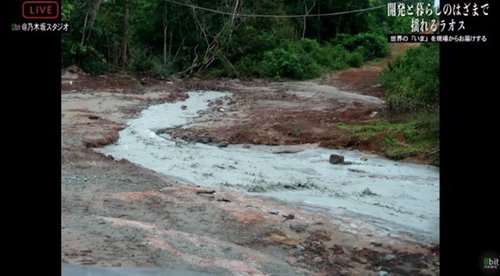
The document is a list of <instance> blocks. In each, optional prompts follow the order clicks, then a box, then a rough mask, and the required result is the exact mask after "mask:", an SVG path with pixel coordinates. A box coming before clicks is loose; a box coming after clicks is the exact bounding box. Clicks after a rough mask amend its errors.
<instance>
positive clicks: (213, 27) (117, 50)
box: [62, 0, 409, 80]
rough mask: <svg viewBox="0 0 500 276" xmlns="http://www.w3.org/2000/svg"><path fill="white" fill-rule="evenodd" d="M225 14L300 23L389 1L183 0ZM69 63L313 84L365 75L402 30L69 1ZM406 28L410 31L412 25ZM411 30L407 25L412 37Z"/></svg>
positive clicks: (364, 15)
mask: <svg viewBox="0 0 500 276" xmlns="http://www.w3.org/2000/svg"><path fill="white" fill-rule="evenodd" d="M178 1H179V2H181V3H185V4H190V5H196V6H200V7H207V8H211V9H214V10H218V11H220V12H226V13H230V14H231V13H233V12H236V13H240V14H275V15H300V14H304V13H310V14H314V13H332V12H341V11H349V10H357V9H364V8H369V7H374V6H381V5H384V3H385V0H355V1H354V0H340V1H326V2H325V1H316V0H287V1H285V0H256V1H233V0H219V1H217V2H216V3H214V2H213V1H208V0H190V1H187V0H178ZM62 17H63V20H67V21H71V30H70V32H69V33H67V34H64V35H63V39H62V65H63V66H68V65H70V64H76V65H78V66H80V67H81V68H82V69H83V70H85V71H86V72H90V73H92V74H96V75H98V74H102V73H105V72H109V71H116V70H123V71H129V72H132V73H134V72H137V73H139V72H140V73H149V74H150V75H152V76H154V77H157V78H160V79H162V78H166V77H168V76H169V75H171V74H174V73H179V74H180V75H182V76H191V75H194V74H198V75H202V76H203V75H209V76H214V77H242V78H245V77H261V78H268V79H274V80H276V79H310V78H314V77H318V76H319V75H321V74H322V73H324V72H328V71H332V70H340V69H344V68H347V67H350V66H353V67H360V66H362V65H363V64H364V63H365V62H367V61H369V60H372V59H374V58H380V57H384V56H386V55H387V54H388V45H387V42H386V39H385V35H386V34H387V33H388V32H391V30H392V29H395V28H396V27H399V26H397V25H396V24H395V22H396V21H397V20H398V19H397V18H389V17H387V16H386V11H385V9H383V8H380V9H375V10H370V11H367V12H360V13H352V14H343V15H339V16H324V17H323V16H322V17H314V16H312V17H296V18H288V17H286V18H283V17H271V18H259V17H239V16H232V15H221V14H217V13H214V12H210V11H205V10H200V9H192V8H189V7H186V6H182V5H178V4H174V3H170V2H166V1H163V0H111V1H105V0H87V1H77V0H67V1H63V3H62ZM405 24H406V23H405ZM408 28H409V25H408V26H407V29H408Z"/></svg>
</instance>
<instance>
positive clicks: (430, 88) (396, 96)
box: [380, 44, 439, 111]
mask: <svg viewBox="0 0 500 276" xmlns="http://www.w3.org/2000/svg"><path fill="white" fill-rule="evenodd" d="M380 82H381V84H382V85H383V86H384V87H385V88H386V100H387V104H388V106H389V108H390V109H392V110H395V111H418V110H420V109H432V108H435V107H436V106H437V105H438V104H439V48H438V46H437V45H430V44H426V45H423V46H419V47H415V48H412V49H409V50H408V51H407V52H406V53H404V54H403V55H401V56H399V57H398V58H396V60H394V61H393V62H391V63H389V65H388V67H387V68H386V69H385V70H384V71H383V72H382V74H381V75H380Z"/></svg>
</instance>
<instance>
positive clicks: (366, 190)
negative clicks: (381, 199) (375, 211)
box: [361, 188, 377, 196]
mask: <svg viewBox="0 0 500 276" xmlns="http://www.w3.org/2000/svg"><path fill="white" fill-rule="evenodd" d="M361 194H362V195H365V196H374V195H377V194H376V193H374V192H372V190H370V189H369V188H366V189H364V190H363V191H362V192H361Z"/></svg>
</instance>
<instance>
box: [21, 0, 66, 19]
mask: <svg viewBox="0 0 500 276" xmlns="http://www.w3.org/2000/svg"><path fill="white" fill-rule="evenodd" d="M23 17H24V18H25V19H56V18H57V17H59V3H57V2H56V1H26V2H24V3H23Z"/></svg>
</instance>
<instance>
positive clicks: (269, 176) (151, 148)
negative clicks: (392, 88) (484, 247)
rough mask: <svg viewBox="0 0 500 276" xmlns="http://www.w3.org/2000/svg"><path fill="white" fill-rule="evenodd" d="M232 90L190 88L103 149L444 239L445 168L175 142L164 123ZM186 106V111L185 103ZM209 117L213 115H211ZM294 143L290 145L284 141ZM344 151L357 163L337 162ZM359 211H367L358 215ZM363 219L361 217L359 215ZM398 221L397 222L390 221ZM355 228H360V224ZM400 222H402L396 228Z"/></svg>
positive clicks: (176, 172)
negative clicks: (442, 184)
mask: <svg viewBox="0 0 500 276" xmlns="http://www.w3.org/2000/svg"><path fill="white" fill-rule="evenodd" d="M226 95H227V93H222V92H215V91H205V92H189V96H190V97H189V98H188V99H187V100H185V101H183V102H176V103H166V104H161V105H155V106H151V107H149V108H148V109H146V110H144V111H142V113H141V115H140V116H139V117H138V118H137V119H133V120H130V121H129V122H128V123H127V124H128V127H127V128H125V129H124V130H122V131H121V132H120V138H119V140H118V141H117V142H116V143H114V144H112V145H108V146H106V147H104V148H101V149H98V151H100V152H102V153H105V154H110V155H112V156H113V157H115V158H116V159H121V158H124V159H127V160H129V161H131V162H133V163H136V164H139V165H141V166H143V167H146V168H149V169H152V170H154V171H157V172H160V173H163V174H166V175H168V176H171V177H173V178H175V179H177V180H179V181H181V182H184V183H189V184H195V185H201V186H207V187H229V188H234V189H237V190H241V191H244V192H247V193H251V194H255V195H263V196H270V197H274V198H277V199H280V200H284V201H289V202H293V203H302V204H306V205H309V206H311V205H314V206H321V207H327V209H329V210H331V211H332V212H337V213H338V212H339V211H341V212H349V213H354V214H359V215H362V217H364V218H366V220H370V221H373V222H375V221H376V222H377V223H378V225H384V222H386V225H385V226H386V227H384V229H387V230H389V231H390V229H398V230H404V231H407V232H410V233H412V234H416V235H418V236H424V237H430V238H431V239H432V240H433V241H438V239H439V170H438V169H437V168H436V167H433V166H427V165H418V164H410V163H402V162H396V161H392V160H389V159H386V158H382V157H378V156H375V155H369V154H365V153H361V152H357V151H347V150H331V149H325V148H318V147H315V148H308V149H304V150H303V151H300V152H297V153H286V154H276V153H273V151H276V149H277V147H276V146H262V145H252V146H251V147H250V148H245V147H243V146H242V145H229V146H228V147H224V148H220V147H217V145H210V144H201V143H188V142H185V141H174V140H172V139H171V138H170V136H168V135H166V134H162V135H157V134H156V133H157V132H158V131H159V130H161V129H170V128H178V127H186V126H188V125H189V123H190V122H193V121H194V120H200V119H201V120H203V117H201V118H200V115H199V114H198V111H201V110H205V109H207V108H208V103H207V101H208V100H211V101H214V100H215V99H217V98H219V97H223V96H226ZM182 105H186V106H187V108H186V109H185V110H183V109H181V106H182ZM205 119H207V118H205ZM278 148H279V149H286V148H287V146H279V147H278ZM332 153H336V154H341V155H343V156H344V157H345V160H346V161H348V162H352V164H350V165H332V164H330V163H329V161H328V160H329V156H330V154H332ZM358 217H359V216H358ZM358 220H359V219H358ZM389 225H390V227H389ZM353 227H354V228H355V227H356V226H353ZM394 227H395V228H394Z"/></svg>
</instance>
